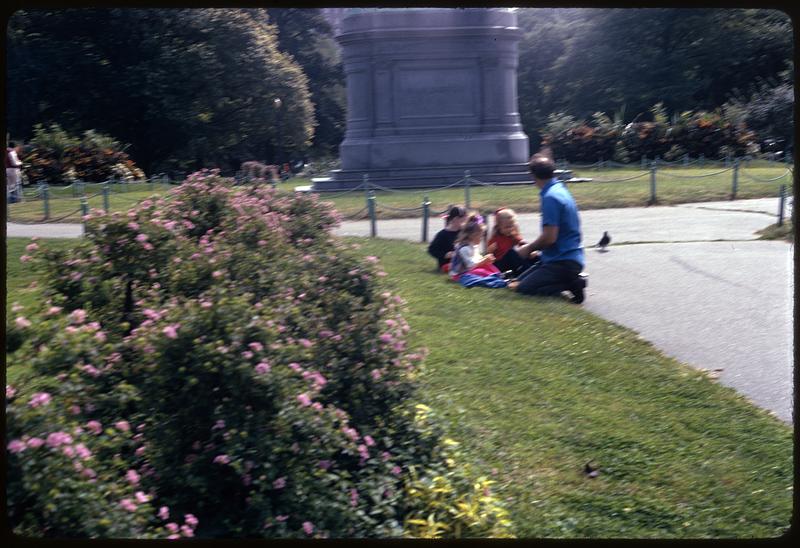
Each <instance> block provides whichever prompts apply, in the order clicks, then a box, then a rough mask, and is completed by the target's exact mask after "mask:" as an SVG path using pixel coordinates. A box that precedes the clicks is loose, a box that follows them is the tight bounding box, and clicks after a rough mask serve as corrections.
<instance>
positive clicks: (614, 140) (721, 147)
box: [544, 104, 757, 163]
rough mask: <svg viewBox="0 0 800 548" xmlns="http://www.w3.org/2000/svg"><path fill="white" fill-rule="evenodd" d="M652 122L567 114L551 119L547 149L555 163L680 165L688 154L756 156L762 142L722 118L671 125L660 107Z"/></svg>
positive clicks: (690, 117) (685, 118)
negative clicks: (579, 118) (662, 161)
mask: <svg viewBox="0 0 800 548" xmlns="http://www.w3.org/2000/svg"><path fill="white" fill-rule="evenodd" d="M651 113H652V117H653V120H652V121H642V122H631V123H629V124H627V125H623V124H621V123H619V122H618V120H616V121H614V122H612V121H611V120H609V119H608V117H607V116H603V115H602V114H600V113H595V115H594V116H593V118H592V120H591V121H589V122H579V121H576V120H575V119H574V118H572V117H570V116H567V115H551V117H550V118H549V119H548V125H547V128H546V129H545V132H544V144H547V145H548V146H550V147H551V148H552V149H553V153H554V154H555V156H556V158H563V159H566V160H568V161H571V162H587V163H594V162H597V161H598V160H601V159H603V160H610V159H614V160H617V161H623V162H628V161H639V160H640V159H641V158H650V159H654V158H656V157H661V158H663V159H665V160H669V161H675V160H677V159H679V158H680V157H682V156H683V155H684V154H688V155H689V156H692V157H699V156H701V155H703V156H705V157H706V158H722V157H725V156H726V155H727V154H731V155H734V156H742V155H744V154H748V153H751V152H752V151H753V150H754V149H753V146H754V145H755V143H756V141H757V137H756V135H755V133H754V132H752V131H750V130H748V129H747V128H746V127H745V126H744V124H734V123H732V121H731V120H728V119H726V118H725V117H724V116H723V115H722V114H720V113H712V112H702V111H699V112H685V113H683V114H681V115H680V116H676V117H675V119H674V120H673V121H672V123H670V121H669V119H668V118H667V116H666V113H665V111H664V108H663V106H662V105H661V104H658V105H655V106H654V107H653V108H652V109H651Z"/></svg>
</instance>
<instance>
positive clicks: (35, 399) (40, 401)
mask: <svg viewBox="0 0 800 548" xmlns="http://www.w3.org/2000/svg"><path fill="white" fill-rule="evenodd" d="M51 399H52V398H51V397H50V394H48V393H47V392H36V393H35V394H34V395H33V396H31V401H30V402H28V405H30V406H31V407H39V406H41V405H47V404H49V403H50V400H51Z"/></svg>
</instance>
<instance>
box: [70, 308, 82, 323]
mask: <svg viewBox="0 0 800 548" xmlns="http://www.w3.org/2000/svg"><path fill="white" fill-rule="evenodd" d="M84 320H86V311H85V310H83V309H82V308H77V309H75V310H73V311H72V313H70V315H69V321H70V322H72V323H83V322H84Z"/></svg>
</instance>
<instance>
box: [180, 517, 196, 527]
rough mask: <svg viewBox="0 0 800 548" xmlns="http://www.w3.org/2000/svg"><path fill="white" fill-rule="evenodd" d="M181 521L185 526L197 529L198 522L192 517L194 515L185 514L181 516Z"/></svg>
mask: <svg viewBox="0 0 800 548" xmlns="http://www.w3.org/2000/svg"><path fill="white" fill-rule="evenodd" d="M183 521H185V522H186V524H187V525H188V526H189V527H191V528H195V527H197V523H198V521H197V518H196V517H194V514H185V515H184V516H183Z"/></svg>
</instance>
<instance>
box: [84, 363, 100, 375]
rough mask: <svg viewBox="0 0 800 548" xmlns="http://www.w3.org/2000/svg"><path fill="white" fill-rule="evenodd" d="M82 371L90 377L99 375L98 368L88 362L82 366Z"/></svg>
mask: <svg viewBox="0 0 800 548" xmlns="http://www.w3.org/2000/svg"><path fill="white" fill-rule="evenodd" d="M83 371H84V372H85V373H86V374H87V375H89V376H90V377H99V376H100V370H99V369H97V368H96V367H95V366H93V365H92V364H90V363H89V364H86V365H84V366H83Z"/></svg>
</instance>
